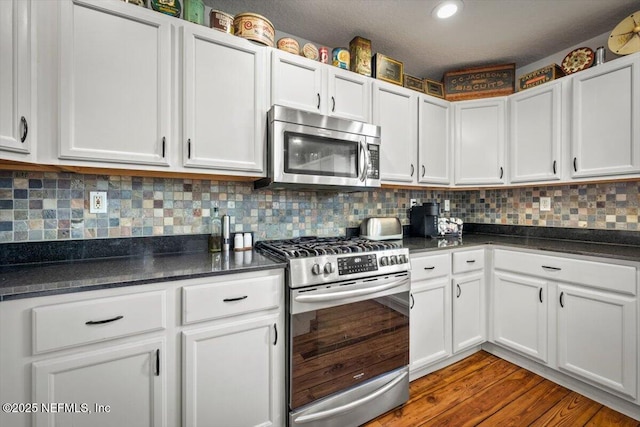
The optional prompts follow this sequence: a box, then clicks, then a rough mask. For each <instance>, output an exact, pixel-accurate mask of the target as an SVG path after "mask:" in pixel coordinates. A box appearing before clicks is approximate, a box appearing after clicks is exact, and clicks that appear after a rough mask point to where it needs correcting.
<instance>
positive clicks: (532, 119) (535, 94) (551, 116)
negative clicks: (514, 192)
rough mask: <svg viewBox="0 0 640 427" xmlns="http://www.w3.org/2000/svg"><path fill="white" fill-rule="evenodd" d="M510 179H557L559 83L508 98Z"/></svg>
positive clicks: (559, 161)
mask: <svg viewBox="0 0 640 427" xmlns="http://www.w3.org/2000/svg"><path fill="white" fill-rule="evenodd" d="M509 106H510V113H511V114H510V123H511V126H510V136H511V138H510V139H509V144H510V149H511V150H510V151H511V163H510V171H511V182H535V181H552V180H558V179H560V177H561V176H562V174H561V171H560V168H561V167H562V162H561V157H560V153H561V151H560V146H561V145H560V143H561V139H562V82H561V81H559V82H555V83H549V84H545V85H543V86H541V87H537V88H533V89H527V90H526V91H524V92H519V93H517V94H515V95H512V96H510V97H509Z"/></svg>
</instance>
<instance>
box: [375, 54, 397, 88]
mask: <svg viewBox="0 0 640 427" xmlns="http://www.w3.org/2000/svg"><path fill="white" fill-rule="evenodd" d="M371 62H372V68H373V71H374V73H375V75H374V77H375V78H376V79H379V80H384V81H385V82H389V83H393V84H397V85H400V86H402V82H403V77H404V63H402V62H401V61H397V60H395V59H393V58H389V57H388V56H386V55H383V54H381V53H376V54H375V55H373V60H372V61H371Z"/></svg>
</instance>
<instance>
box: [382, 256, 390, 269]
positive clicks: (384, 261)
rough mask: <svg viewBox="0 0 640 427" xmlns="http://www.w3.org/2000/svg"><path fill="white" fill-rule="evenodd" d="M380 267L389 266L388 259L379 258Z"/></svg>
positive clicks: (384, 257)
mask: <svg viewBox="0 0 640 427" xmlns="http://www.w3.org/2000/svg"><path fill="white" fill-rule="evenodd" d="M380 265H381V266H383V267H384V266H386V265H389V258H388V257H386V256H383V257H380Z"/></svg>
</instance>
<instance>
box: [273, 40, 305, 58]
mask: <svg viewBox="0 0 640 427" xmlns="http://www.w3.org/2000/svg"><path fill="white" fill-rule="evenodd" d="M278 49H280V50H284V51H285V52H289V53H293V54H294V55H299V54H300V45H299V44H298V41H297V40H296V39H292V38H291V37H283V38H281V39H280V40H278Z"/></svg>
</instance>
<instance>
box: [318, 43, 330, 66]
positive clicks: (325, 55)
mask: <svg viewBox="0 0 640 427" xmlns="http://www.w3.org/2000/svg"><path fill="white" fill-rule="evenodd" d="M318 55H319V56H320V62H322V63H323V64H328V63H329V48H328V47H326V46H321V47H320V48H319V49H318Z"/></svg>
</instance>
